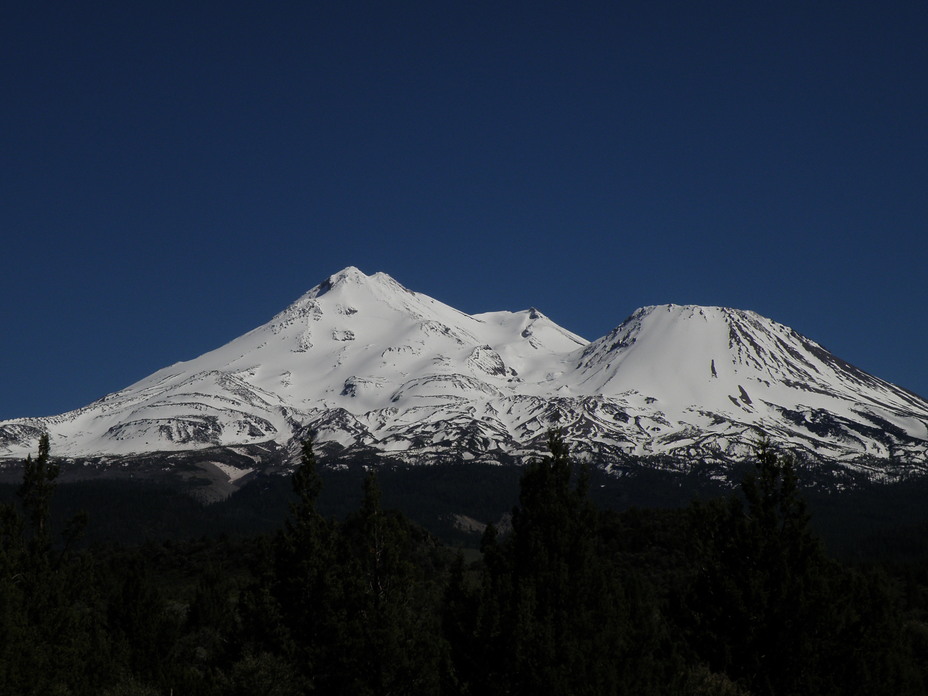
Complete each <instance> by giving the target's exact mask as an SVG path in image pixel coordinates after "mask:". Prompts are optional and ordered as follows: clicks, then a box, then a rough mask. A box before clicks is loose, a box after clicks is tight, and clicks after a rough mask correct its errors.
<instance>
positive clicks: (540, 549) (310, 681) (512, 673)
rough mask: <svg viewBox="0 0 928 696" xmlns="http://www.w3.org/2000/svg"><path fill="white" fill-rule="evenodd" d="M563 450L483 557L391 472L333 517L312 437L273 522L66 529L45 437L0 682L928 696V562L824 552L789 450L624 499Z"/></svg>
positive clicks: (29, 490) (14, 543)
mask: <svg viewBox="0 0 928 696" xmlns="http://www.w3.org/2000/svg"><path fill="white" fill-rule="evenodd" d="M548 445H549V453H548V455H547V456H546V457H544V458H542V459H539V460H537V461H534V462H531V463H530V464H527V465H526V466H525V467H524V468H523V469H522V476H521V481H520V485H519V493H518V499H517V500H514V501H513V509H512V516H511V525H510V524H507V525H505V528H502V527H501V528H499V529H497V528H496V527H495V526H493V525H489V526H487V528H486V531H485V532H484V534H483V538H482V542H481V544H480V550H479V552H477V551H476V550H471V551H469V552H466V553H465V552H464V551H463V550H455V549H452V548H450V547H449V546H446V545H444V544H443V543H441V542H440V541H438V540H437V539H436V537H434V536H432V535H431V534H430V533H428V532H426V531H424V530H423V529H422V528H420V527H418V526H417V525H415V524H413V523H412V522H410V521H409V520H408V519H407V518H406V517H405V516H404V515H402V514H400V513H398V512H396V511H393V510H389V509H384V506H383V505H382V502H381V491H380V488H379V485H378V480H377V478H376V475H375V474H374V473H368V474H367V476H366V478H365V479H364V483H363V489H362V490H361V492H360V498H359V500H360V502H359V503H358V505H357V506H356V507H355V508H354V509H352V511H351V512H349V513H348V514H347V515H343V516H341V517H339V518H336V517H333V516H326V515H324V514H323V513H322V512H320V509H319V504H318V502H319V496H320V493H321V491H322V487H323V479H322V477H321V476H320V471H319V468H318V467H317V463H316V460H315V457H314V453H313V448H312V444H311V443H309V442H307V443H305V444H304V446H303V455H302V460H301V463H300V465H299V466H298V467H297V469H296V471H295V472H294V474H293V477H292V486H293V497H292V501H293V502H292V504H291V505H290V511H289V515H288V516H286V518H285V519H281V520H280V522H279V525H277V527H278V528H277V530H276V531H275V532H273V533H268V534H250V535H246V534H238V535H232V536H212V537H203V538H199V539H187V540H173V541H172V540H150V541H148V542H145V543H136V544H126V543H121V544H115V543H95V544H91V545H88V544H86V543H81V538H82V530H83V529H84V526H85V524H86V521H87V520H86V517H85V516H83V515H75V516H72V517H70V518H69V519H67V520H65V521H64V522H61V523H58V522H57V521H54V523H53V517H52V515H51V510H52V500H53V497H54V493H55V488H56V478H57V476H58V473H59V472H58V469H57V467H56V466H55V464H54V463H53V462H52V460H51V459H50V456H49V448H48V441H47V439H43V440H42V442H41V444H40V447H39V450H38V453H37V456H36V457H35V458H34V459H33V458H32V457H29V458H28V459H27V461H26V462H25V464H24V471H23V479H22V483H21V485H20V486H19V487H18V491H17V496H16V500H15V501H14V502H11V503H7V504H4V505H3V506H2V507H0V693H2V694H11V695H12V694H24V695H25V694H42V695H43V696H44V695H54V694H61V695H65V694H73V695H78V694H95V695H98V694H107V695H110V696H117V695H119V696H121V695H129V694H132V695H141V696H148V695H152V696H154V695H165V696H167V695H169V694H176V695H178V696H179V695H181V694H184V695H188V694H189V695H204V696H206V695H212V694H233V695H234V694H242V695H245V694H248V695H249V696H256V695H268V696H270V695H275V696H285V695H298V694H314V693H315V694H359V695H364V694H371V695H386V694H473V695H479V696H484V695H487V696H492V695H494V694H526V695H528V694H531V695H532V696H537V695H545V694H551V695H555V694H557V695H565V694H578V695H579V694H584V695H586V694H589V695H591V696H592V695H597V694H635V695H647V694H689V695H693V696H696V695H699V696H722V695H726V696H736V695H745V696H746V695H752V696H773V695H777V696H781V695H782V696H786V695H792V694H819V695H827V694H842V695H844V694H868V695H870V694H877V693H886V694H924V693H926V692H928V558H926V557H915V558H912V559H909V560H907V561H906V562H905V563H901V562H893V563H891V562H882V563H876V562H870V563H863V562H855V563H851V562H849V561H847V560H839V559H838V558H836V557H835V556H834V555H832V554H830V553H828V552H827V551H826V549H825V546H824V545H823V543H822V542H821V541H820V540H819V538H818V537H817V536H816V534H815V533H813V531H812V529H811V527H810V513H809V511H808V509H807V507H806V503H805V502H804V500H803V497H802V495H801V494H800V489H799V486H798V484H797V477H796V471H795V465H794V462H793V461H792V460H791V459H790V458H789V457H787V456H784V455H780V454H778V453H777V452H776V451H774V449H773V448H772V447H771V446H770V445H769V444H761V445H759V447H758V451H757V453H756V461H755V463H754V467H753V470H752V471H751V472H750V473H748V475H747V476H745V478H744V480H743V482H742V484H741V486H740V488H739V489H738V490H737V491H735V492H734V493H732V494H730V495H727V496H723V497H718V498H714V499H711V500H707V501H703V502H697V503H693V504H691V505H689V506H688V507H686V508H675V509H630V510H626V511H623V512H616V511H612V510H601V509H599V508H598V507H597V506H596V505H594V504H593V502H592V501H591V497H590V490H589V489H590V472H589V471H587V470H584V468H583V467H580V466H577V465H575V464H574V463H573V462H572V461H571V459H570V455H569V452H568V451H567V448H566V446H565V444H564V442H563V441H562V439H561V437H560V435H559V434H558V433H557V432H553V433H551V434H550V436H549V443H548ZM53 527H54V528H53Z"/></svg>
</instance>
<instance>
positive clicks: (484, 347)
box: [0, 267, 928, 475]
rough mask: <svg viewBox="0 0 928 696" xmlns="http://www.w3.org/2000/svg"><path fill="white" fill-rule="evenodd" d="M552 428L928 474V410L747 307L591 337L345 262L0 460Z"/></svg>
mask: <svg viewBox="0 0 928 696" xmlns="http://www.w3.org/2000/svg"><path fill="white" fill-rule="evenodd" d="M554 425H558V426H560V427H563V428H564V429H565V431H566V433H567V435H568V438H570V439H573V440H574V441H575V444H574V449H575V451H576V452H577V453H578V454H579V455H581V456H585V457H588V458H591V459H594V460H596V461H597V462H598V463H600V464H602V465H604V466H607V467H608V466H611V465H614V464H617V463H620V462H622V461H624V460H625V459H627V458H628V457H630V456H647V455H667V456H669V457H676V458H677V461H682V460H681V459H680V458H681V457H686V458H689V459H692V458H700V459H704V460H705V459H708V460H714V461H725V460H729V459H737V458H740V457H744V456H746V455H748V454H749V453H750V450H751V447H752V443H753V442H755V441H756V439H757V438H758V437H759V435H760V434H766V435H768V436H769V437H771V438H773V439H774V440H775V441H777V442H779V443H781V444H783V445H785V446H788V447H791V448H793V449H795V450H797V451H799V452H801V453H803V454H805V455H807V456H809V457H813V458H816V457H818V458H823V459H831V460H840V461H843V462H845V463H846V465H847V466H851V467H857V468H865V469H866V468H868V467H869V468H872V466H873V464H872V462H871V461H870V460H871V459H872V458H887V459H891V460H892V462H893V463H892V464H890V465H886V466H889V467H890V468H891V469H893V471H902V469H905V470H906V471H907V470H908V465H911V466H918V465H924V462H925V457H926V443H928V402H925V400H923V399H921V398H920V397H917V396H915V395H914V394H911V393H909V392H906V391H905V390H903V389H900V388H898V387H895V386H893V385H891V384H889V383H887V382H884V381H883V380H880V379H878V378H876V377H873V376H871V375H868V374H866V373H864V372H862V371H860V370H858V369H857V368H854V367H853V366H851V365H848V364H847V363H845V362H843V361H841V360H840V359H838V358H836V357H835V356H833V355H831V354H830V353H829V352H828V351H826V350H825V349H824V348H822V347H821V346H819V345H818V344H816V343H814V342H813V341H811V340H809V339H807V338H805V337H803V336H801V335H799V334H797V333H796V332H794V331H792V330H791V329H789V328H788V327H785V326H783V325H781V324H777V323H776V322H773V321H771V320H769V319H765V318H764V317H761V316H759V315H757V314H754V313H752V312H745V311H740V310H734V309H726V308H718V307H695V306H682V307H681V306H675V305H665V306H658V307H645V308H642V309H639V310H638V311H636V312H635V313H634V314H632V315H631V316H630V317H629V318H628V319H627V320H626V321H625V322H623V323H622V324H621V325H620V326H619V327H617V328H616V329H615V330H614V331H612V332H610V333H609V334H608V335H607V336H604V337H602V338H600V339H598V340H596V341H594V342H592V343H590V342H587V341H586V340H584V339H582V338H580V337H579V336H576V335H575V334H572V333H570V332H569V331H567V330H565V329H563V328H561V327H559V326H557V325H556V324H554V322H552V321H551V320H550V319H548V318H547V317H545V316H544V315H543V314H541V313H540V312H538V311H537V310H535V309H529V310H525V311H522V312H491V313H486V314H477V315H468V314H464V313H462V312H460V311H458V310H456V309H454V308H452V307H449V306H447V305H445V304H443V303H441V302H438V301H437V300H434V299H432V298H430V297H428V296H426V295H422V294H420V293H416V292H412V291H410V290H408V289H406V288H404V287H403V286H402V285H400V284H399V283H397V282H396V281H395V280H393V279H392V278H390V277H389V276H387V275H385V274H382V273H377V274H374V275H371V276H367V275H365V274H363V273H362V272H361V271H359V270H358V269H356V268H351V267H349V268H346V269H344V270H343V271H341V272H339V273H337V274H335V275H333V276H331V277H330V278H328V279H326V280H325V281H324V282H322V283H320V284H319V285H317V286H316V287H315V288H313V289H312V290H310V291H309V292H307V293H306V294H305V295H303V296H302V297H300V298H299V299H298V300H297V301H296V302H294V303H293V304H292V305H290V306H289V307H287V308H286V309H285V310H284V311H282V312H281V313H279V314H278V315H277V316H275V317H274V318H272V319H271V320H270V321H269V322H268V323H266V324H264V325H263V326H260V327H258V328H256V329H254V330H253V331H250V332H248V333H247V334H245V335H243V336H241V337H239V338H237V339H235V340H233V341H231V342H229V343H228V344H226V345H224V346H222V347H220V348H217V349H216V350H213V351H211V352H209V353H205V354H204V355H201V356H200V357H198V358H195V359H194V360H191V361H188V362H183V363H177V364H175V365H171V366H170V367H166V368H164V369H162V370H159V371H158V372H156V373H154V374H153V375H151V376H149V377H147V378H145V379H143V380H141V381H140V382H138V383H136V384H134V385H131V386H129V387H127V388H126V389H123V390H121V391H119V392H116V393H114V394H110V395H108V396H106V397H104V398H103V399H100V400H99V401H97V402H94V403H92V404H90V405H88V406H86V407H84V408H82V409H78V410H76V411H72V412H69V413H65V414H61V415H59V416H54V417H50V418H42V419H19V420H12V421H5V422H2V423H0V457H8V458H9V457H17V458H18V457H23V456H25V454H27V453H28V452H30V451H32V450H33V449H34V447H35V440H36V438H37V437H38V435H39V434H40V433H41V432H43V431H47V432H49V434H50V436H51V439H52V448H53V451H54V452H55V453H56V454H57V455H59V456H65V457H72V458H89V457H101V456H114V455H121V456H133V455H141V454H146V453H152V452H159V451H167V452H172V451H173V452H186V451H198V450H203V449H206V448H214V447H238V448H242V447H250V448H252V449H250V450H248V452H249V454H248V456H250V457H252V458H258V459H260V458H261V455H260V454H256V452H258V451H259V450H255V449H254V448H255V447H257V446H268V447H269V448H270V449H269V450H268V451H270V450H279V449H280V448H285V449H286V448H289V449H291V450H292V449H293V448H294V442H295V438H300V437H303V436H305V435H306V433H307V432H309V431H312V432H313V433H315V436H316V438H317V441H319V442H320V443H321V444H322V446H323V447H324V448H326V449H327V451H328V453H329V454H330V455H332V456H338V455H342V456H349V455H355V454H358V453H374V454H377V453H380V454H386V455H389V456H391V457H393V458H398V459H402V460H405V461H409V462H415V463H432V462H436V461H459V460H462V459H463V460H473V459H477V460H483V461H498V462H505V461H511V460H512V459H513V458H519V457H522V456H524V455H526V454H528V453H532V452H537V451H538V450H539V449H540V448H541V444H542V443H543V441H544V436H545V433H546V431H547V429H549V428H550V427H552V426H554ZM240 451H242V452H244V451H245V450H240ZM259 464H260V463H259ZM886 466H883V467H882V469H881V470H880V471H881V472H882V473H884V474H886V475H896V474H892V473H887V471H886Z"/></svg>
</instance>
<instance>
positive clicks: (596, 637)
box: [456, 432, 627, 695]
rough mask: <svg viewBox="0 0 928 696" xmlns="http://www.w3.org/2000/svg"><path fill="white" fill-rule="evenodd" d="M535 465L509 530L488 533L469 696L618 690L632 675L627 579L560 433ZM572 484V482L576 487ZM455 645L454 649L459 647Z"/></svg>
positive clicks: (526, 478) (525, 481) (467, 675)
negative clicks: (604, 550) (627, 653)
mask: <svg viewBox="0 0 928 696" xmlns="http://www.w3.org/2000/svg"><path fill="white" fill-rule="evenodd" d="M548 449H549V454H548V456H546V457H545V458H543V459H541V460H536V461H534V462H532V463H530V464H529V465H528V466H527V467H526V470H525V473H524V474H523V477H522V482H521V491H520V495H519V505H518V506H517V507H516V508H515V509H514V511H513V517H512V533H511V535H510V536H509V537H508V538H506V539H504V540H503V541H499V540H498V539H497V538H496V535H495V533H494V532H495V530H493V529H492V528H488V533H487V534H486V535H485V537H484V543H483V551H484V561H485V563H484V575H483V579H482V581H481V583H482V587H481V594H480V600H479V607H478V610H477V611H476V612H475V619H474V635H475V639H476V640H475V641H474V642H473V645H476V646H483V647H484V650H485V652H483V654H482V655H480V657H479V658H478V659H476V660H474V659H473V658H471V659H470V663H471V664H482V665H483V670H482V671H481V672H479V673H476V674H475V673H474V672H472V671H468V670H467V667H466V664H467V663H466V662H464V661H462V660H460V650H458V651H457V653H456V654H457V655H458V656H459V661H458V665H459V666H461V667H463V668H464V673H463V674H462V677H463V678H466V679H469V680H471V681H472V683H471V692H472V693H481V694H484V693H486V694H494V693H500V694H502V693H512V694H533V695H539V694H552V695H553V694H565V693H589V694H599V693H609V694H612V693H620V692H622V690H623V688H624V686H623V685H624V684H625V680H626V675H624V674H623V669H624V666H623V663H622V653H623V651H624V650H625V649H626V648H627V644H626V640H627V607H626V605H625V601H624V590H623V587H622V584H621V581H620V580H619V579H618V578H617V577H616V575H615V573H614V569H613V568H611V567H610V565H609V563H608V560H607V559H605V558H604V557H603V556H602V555H601V554H600V553H599V549H598V539H597V530H598V513H597V511H596V510H595V508H594V507H593V505H592V504H591V503H590V501H589V500H588V498H587V495H586V494H587V490H586V489H587V477H586V476H585V475H584V473H583V472H582V471H581V472H579V474H578V472H576V471H575V467H574V465H573V463H572V462H571V460H570V457H569V454H568V451H567V447H566V445H565V443H564V441H563V438H562V436H561V434H560V433H559V432H552V433H551V434H550V435H549V439H548ZM572 482H574V485H572ZM456 647H458V646H456Z"/></svg>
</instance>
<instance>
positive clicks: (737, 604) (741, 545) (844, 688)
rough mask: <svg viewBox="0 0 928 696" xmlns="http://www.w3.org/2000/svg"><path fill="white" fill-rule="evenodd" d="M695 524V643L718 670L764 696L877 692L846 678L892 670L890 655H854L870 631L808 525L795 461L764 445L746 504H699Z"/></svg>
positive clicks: (747, 482)
mask: <svg viewBox="0 0 928 696" xmlns="http://www.w3.org/2000/svg"><path fill="white" fill-rule="evenodd" d="M693 519H694V529H695V531H696V536H695V538H694V543H693V544H692V547H691V548H692V552H693V561H694V565H695V566H696V567H697V568H698V572H697V574H696V577H695V578H694V581H693V583H692V586H691V591H690V596H689V599H688V616H689V617H690V618H691V619H692V622H693V628H694V630H693V632H692V633H691V640H690V643H691V645H692V646H693V648H694V649H695V651H696V653H697V655H699V656H700V658H701V659H702V660H704V662H705V663H706V665H707V666H708V667H709V669H710V670H711V671H713V672H719V673H725V674H727V675H728V676H729V677H731V678H732V679H734V680H735V681H736V682H738V683H740V684H741V685H743V686H744V687H745V688H747V690H749V691H750V693H752V694H755V695H756V696H789V695H790V694H809V693H816V694H848V693H860V688H861V687H863V688H864V689H865V690H866V689H868V688H871V687H870V686H867V687H864V686H863V685H864V683H865V682H864V681H862V680H860V679H858V680H856V683H851V682H849V681H848V680H847V679H845V676H846V675H847V674H849V673H850V672H851V671H853V670H854V669H856V667H855V666H854V665H862V664H863V662H862V661H867V662H872V663H873V664H882V663H884V662H885V660H884V658H883V656H881V654H880V653H881V652H882V649H877V650H875V651H874V652H872V653H871V654H869V655H863V654H860V653H859V652H858V651H857V648H856V647H855V646H859V645H860V636H861V628H862V625H861V623H860V617H859V616H857V615H856V612H853V611H851V612H849V611H848V610H849V608H850V607H852V606H853V605H854V604H855V598H854V597H853V594H854V590H853V588H852V586H853V583H850V584H849V582H848V581H849V579H850V576H849V575H848V574H847V572H846V571H845V570H844V569H842V568H841V567H840V566H839V565H838V564H837V563H835V562H833V561H831V560H830V559H829V558H828V557H827V556H826V555H825V552H824V548H823V546H822V545H821V543H820V541H819V540H818V539H817V538H816V536H815V535H814V534H813V533H812V531H811V529H810V527H809V521H810V515H809V513H808V511H807V509H806V505H805V503H804V501H803V500H802V498H801V496H800V494H799V488H798V482H797V476H796V471H795V462H794V460H793V458H792V457H791V456H788V455H779V454H777V453H776V452H775V451H774V450H773V448H772V446H771V445H770V444H769V443H768V442H762V443H761V444H760V445H759V446H758V449H757V454H756V462H755V471H754V472H753V473H751V474H749V475H748V476H746V477H745V479H744V481H743V483H742V485H741V497H738V496H732V497H731V498H729V499H727V500H725V501H720V502H717V503H713V504H710V505H707V506H698V507H697V508H695V511H694V518H693ZM883 618H884V619H885V618H886V617H885V616H884V617H883ZM881 621H882V619H881ZM878 624H879V621H877V622H874V623H873V624H871V626H872V627H873V628H874V629H876V627H877V625H878ZM854 636H856V637H854ZM839 664H841V665H844V666H843V667H842V668H841V669H836V665H839Z"/></svg>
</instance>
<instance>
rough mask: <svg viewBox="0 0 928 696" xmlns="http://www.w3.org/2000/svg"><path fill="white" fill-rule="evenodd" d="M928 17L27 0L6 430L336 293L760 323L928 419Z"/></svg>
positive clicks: (9, 172) (9, 26)
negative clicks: (362, 291) (663, 306)
mask: <svg viewBox="0 0 928 696" xmlns="http://www.w3.org/2000/svg"><path fill="white" fill-rule="evenodd" d="M926 37H928V4H926V3H924V2H921V1H915V0H912V1H911V2H898V1H896V2H893V1H892V0H889V1H885V2H881V3H876V2H868V3H856V2H848V1H847V0H845V1H843V2H815V1H814V0H804V1H802V2H744V0H740V1H738V2H704V3H703V2H699V3H694V2H661V1H660V0H648V1H647V2H644V1H642V2H622V3H620V2H586V3H579V6H578V3H563V2H556V3H555V2H539V1H535V2H442V1H440V0H424V1H422V2H352V1H350V0H340V1H339V2H329V1H325V2H308V1H301V2H296V1H287V0H275V1H274V2H239V1H235V0H226V1H225V2H221V3H220V2H214V3H191V2H189V1H185V2H174V1H171V0H161V1H160V2H150V3H130V2H125V1H120V2H116V1H100V2H87V3H75V2H63V1H60V2H46V1H42V0H35V1H29V2H26V1H24V0H17V1H14V2H7V3H4V4H3V5H2V9H0V60H2V64H0V87H2V95H3V106H2V109H0V144H2V147H0V151H2V167H0V230H2V246H0V253H2V259H3V263H2V267H0V296H2V298H3V300H2V305H0V306H2V315H0V332H2V336H0V365H2V370H3V377H2V384H0V418H12V417H18V416H31V415H50V414H54V413H59V412H62V411H65V410H68V409H71V408H76V407H79V406H82V405H84V404H86V403H89V402H90V401H93V400H94V399H97V398H99V397H100V396H103V395H104V394H106V393H107V392H111V391H115V390H117V389H120V388H122V387H124V386H127V385H128V384H130V383H132V382H134V381H136V380H138V379H140V378H142V377H144V376H146V375H147V374H149V373H151V372H153V371H155V370H156V369H158V368H160V367H163V366H165V365H168V364H170V363H173V362H176V361H178V360H186V359H190V358H192V357H195V356H196V355H198V354H200V353H202V352H204V351H206V350H209V349H212V348H214V347H217V346H219V345H221V344H222V343H225V342H226V341H228V340H230V339H232V338H234V337H236V336H238V335H240V334H242V333H244V332H245V331H247V330H249V329H251V328H254V327H255V326H257V325H259V324H261V323H263V322H264V321H266V320H268V319H269V318H270V317H271V316H272V315H273V314H274V313H276V312H277V311H278V310H280V309H282V308H283V307H285V306H286V305H287V304H289V303H290V302H291V301H292V300H294V299H296V297H298V296H299V295H300V294H302V293H303V292H304V291H306V290H308V289H309V288H310V287H312V286H313V285H315V284H316V283H317V282H319V281H320V280H322V279H323V278H324V277H326V276H328V275H329V274H331V273H334V272H335V271H338V270H340V269H341V268H343V267H344V266H347V265H355V266H358V267H359V268H361V269H362V270H363V271H365V272H367V273H373V272H375V271H385V272H387V273H389V274H391V275H392V276H394V277H395V278H396V279H397V280H399V281H400V282H401V283H403V284H404V285H406V286H408V287H410V288H411V289H413V290H418V291H421V292H424V293H426V294H429V295H431V296H433V297H435V298H437V299H440V300H442V301H444V302H447V303H449V304H451V305H453V306H455V307H457V308H459V309H462V310H464V311H467V312H481V311H489V310H498V309H511V310H516V309H523V308H526V307H528V306H536V307H538V308H539V309H540V310H541V311H543V312H545V313H546V314H548V315H549V316H550V317H551V318H552V319H554V320H555V321H557V322H558V323H560V324H562V325H563V326H565V327H567V328H569V329H571V330H573V331H575V332H577V333H579V334H581V335H583V336H585V337H587V338H589V339H594V338H597V337H599V336H601V335H603V334H605V333H606V332H608V331H609V330H610V329H612V328H613V327H614V326H616V325H618V324H619V323H620V322H621V321H622V320H623V319H624V318H625V317H626V316H627V315H628V314H630V313H631V312H632V311H633V310H634V309H636V308H637V307H639V306H641V305H647V304H658V303H664V302H675V303H696V304H707V305H726V306H733V307H738V308H742V309H753V310H755V311H758V312H760V313H762V314H764V315H766V316H769V317H771V318H773V319H775V320H777V321H780V322H782V323H784V324H787V325H789V326H792V327H793V328H795V329H797V330H798V331H800V332H801V333H804V334H806V335H807V336H809V337H810V338H813V339H814V340H817V341H818V342H820V343H822V344H823V345H825V346H826V347H827V348H829V349H830V350H832V351H833V352H835V353H837V354H838V355H839V356H840V357H842V358H844V359H846V360H848V361H850V362H852V363H854V364H857V365H858V366H859V367H861V368H863V369H865V370H867V371H869V372H872V373H874V374H876V375H878V376H880V377H883V378H885V379H889V380H890V381H893V382H896V383H898V384H900V385H902V386H904V387H907V388H909V389H911V390H913V391H915V392H918V393H920V394H922V395H925V396H928V368H926V362H925V356H926V353H928V322H926V316H925V308H926V304H928V276H926V262H928V236H926V232H928V40H926Z"/></svg>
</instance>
